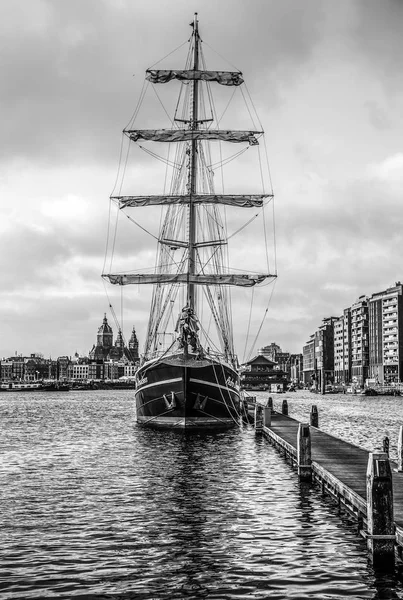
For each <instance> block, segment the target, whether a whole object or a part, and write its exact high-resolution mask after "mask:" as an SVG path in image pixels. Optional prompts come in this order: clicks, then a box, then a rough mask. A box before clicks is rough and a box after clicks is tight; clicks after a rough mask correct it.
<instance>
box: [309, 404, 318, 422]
mask: <svg viewBox="0 0 403 600" xmlns="http://www.w3.org/2000/svg"><path fill="white" fill-rule="evenodd" d="M310 421H311V425H312V427H319V413H318V407H317V406H316V404H313V405H312V408H311V419H310Z"/></svg>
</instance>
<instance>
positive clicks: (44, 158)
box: [0, 0, 403, 357]
mask: <svg viewBox="0 0 403 600" xmlns="http://www.w3.org/2000/svg"><path fill="white" fill-rule="evenodd" d="M195 11H197V12H198V14H199V21H200V33H201V37H202V39H203V41H204V42H206V44H208V45H209V47H212V48H214V50H215V51H216V55H217V56H218V55H220V56H224V57H225V58H226V59H227V60H228V61H229V63H230V64H231V65H235V66H236V67H237V68H238V69H240V70H241V71H242V72H243V74H244V77H245V80H246V81H247V85H248V89H249V91H250V93H251V96H252V98H253V101H254V105H255V107H256V110H257V112H258V114H259V118H260V121H261V122H262V124H263V127H264V130H265V134H266V139H267V149H268V155H269V161H270V170H271V177H272V181H273V187H274V193H275V217H276V252H277V270H278V279H277V282H276V285H275V287H274V290H273V294H272V296H271V299H270V302H269V310H268V312H267V316H266V319H265V320H264V324H263V326H262V329H261V332H260V337H259V339H258V340H257V342H256V348H258V347H261V346H264V345H266V344H269V343H270V342H276V343H278V344H279V345H280V346H281V347H282V349H283V350H284V351H289V352H302V346H303V345H304V343H305V342H306V341H307V339H308V338H309V336H310V335H311V333H313V332H314V331H315V329H317V327H319V326H320V324H321V322H322V319H324V318H326V317H329V316H338V315H341V314H342V312H343V309H344V308H346V307H348V306H351V304H352V303H353V302H354V301H355V300H356V299H357V298H358V297H359V296H361V295H371V294H372V293H374V292H377V291H380V290H383V289H385V288H386V287H388V286H390V285H393V284H394V283H395V282H396V281H400V280H403V261H402V249H403V211H402V208H401V202H402V192H403V77H402V70H401V57H402V55H403V36H402V35H401V23H402V22H403V3H402V2H401V1H400V0H382V2H380V1H379V0H340V1H339V2H334V1H333V0H315V1H314V0H305V1H304V2H303V3H302V2H300V1H299V0H282V1H281V2H279V1H278V0H277V1H275V0H248V1H246V0H219V1H217V0H203V2H200V1H198V2H197V1H194V0H186V1H185V0H171V1H170V2H167V1H162V0H147V1H144V0H136V1H134V0H69V2H66V1H64V0H3V1H2V2H1V4H0V39H1V45H2V48H1V53H0V72H1V79H2V85H1V86H0V107H1V119H0V128H1V144H0V162H1V166H0V190H1V203H0V232H1V251H0V273H1V279H2V285H1V288H0V357H3V356H10V355H13V354H15V353H18V354H23V355H29V354H31V353H33V352H41V353H42V354H44V355H45V356H46V357H48V356H52V357H57V356H60V355H66V354H67V355H72V354H74V353H75V352H76V351H78V352H79V353H80V354H84V355H85V354H87V353H88V351H89V350H90V348H91V347H92V345H93V343H94V342H95V341H96V333H97V329H98V327H99V326H100V324H101V322H102V319H103V316H104V313H106V314H107V317H108V320H109V322H110V323H111V325H112V327H113V329H114V331H115V332H116V330H117V326H116V324H115V322H114V318H113V315H112V313H111V311H110V309H109V303H110V301H111V302H112V304H113V306H114V310H115V313H116V314H117V316H118V318H119V319H120V318H121V315H123V329H124V334H125V336H126V338H128V337H129V336H130V332H131V329H132V327H133V326H135V328H136V331H137V334H138V338H139V341H140V346H142V344H143V343H144V335H145V325H146V320H147V316H148V303H149V300H148V296H147V294H146V293H145V292H143V291H142V290H138V289H133V293H132V294H129V293H126V292H125V294H124V298H123V297H122V296H121V295H120V293H119V290H115V289H114V288H113V290H111V289H108V288H105V285H104V283H103V281H102V279H101V273H102V270H103V264H104V256H105V244H106V235H107V226H108V214H109V195H110V193H111V191H112V189H113V187H114V182H115V179H116V173H117V167H118V161H119V152H120V144H121V131H122V129H123V128H124V127H125V125H126V124H127V122H128V121H129V120H130V117H131V115H132V113H133V110H134V109H135V107H136V104H137V101H138V97H139V94H140V91H141V88H142V85H143V81H144V74H145V70H146V68H147V67H149V66H151V65H153V64H154V63H156V62H157V61H158V60H159V59H160V58H162V57H164V56H166V55H167V54H168V53H169V52H171V51H172V50H174V49H175V48H177V47H178V46H180V45H181V44H183V43H184V42H186V40H187V39H188V38H189V35H190V28H189V23H190V22H191V21H192V20H193V13H194V12H195ZM213 58H214V55H213ZM213 62H214V61H213ZM173 63H174V64H172V68H181V67H182V64H177V63H176V62H175V61H173ZM209 68H211V69H214V68H222V65H221V64H220V65H218V66H217V65H216V64H211V62H210V61H209ZM173 85H174V84H173ZM144 119H145V121H144V126H145V127H151V125H150V123H151V114H148V113H147V111H146V112H145V114H144ZM143 166H144V168H143V169H140V171H139V175H138V177H137V183H138V189H139V190H140V188H141V185H142V184H144V186H145V187H144V189H146V188H147V185H149V182H150V177H149V171H148V169H147V168H146V167H145V165H143ZM245 175H246V176H247V174H245ZM151 179H152V177H151ZM156 190H157V188H155V190H154V193H158V191H156ZM142 191H143V189H141V192H142ZM141 192H140V193H141ZM134 193H138V192H137V190H136V192H134ZM134 287H135V286H134ZM270 291H271V290H270ZM267 294H268V292H267V291H266V292H265V295H263V296H261V297H260V299H258V301H257V308H258V309H260V314H259V310H257V316H256V318H255V319H254V320H253V321H252V327H251V334H250V335H251V340H252V339H253V336H254V332H255V333H256V332H257V330H258V328H259V325H260V323H261V317H262V314H263V312H264V309H265V307H266V306H267V305H268V295H267ZM236 308H237V307H236V306H235V309H236ZM243 322H244V317H243V316H242V315H241V313H239V314H237V312H236V310H235V314H234V323H235V340H236V343H237V346H238V348H239V351H240V354H242V351H243V346H244V344H245V335H246V334H245V328H244V327H242V328H241V327H240V326H239V325H240V324H241V323H243ZM241 329H242V331H241Z"/></svg>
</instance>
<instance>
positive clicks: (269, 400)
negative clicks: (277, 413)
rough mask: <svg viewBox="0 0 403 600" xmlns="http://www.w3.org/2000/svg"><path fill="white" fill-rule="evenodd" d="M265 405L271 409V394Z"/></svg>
mask: <svg viewBox="0 0 403 600" xmlns="http://www.w3.org/2000/svg"><path fill="white" fill-rule="evenodd" d="M267 407H268V408H271V409H272V410H273V398H272V397H271V396H269V399H268V401H267Z"/></svg>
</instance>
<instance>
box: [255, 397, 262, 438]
mask: <svg viewBox="0 0 403 600" xmlns="http://www.w3.org/2000/svg"><path fill="white" fill-rule="evenodd" d="M262 432H263V406H262V405H261V404H258V403H256V405H255V433H256V434H258V433H262Z"/></svg>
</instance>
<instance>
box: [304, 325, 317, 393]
mask: <svg viewBox="0 0 403 600" xmlns="http://www.w3.org/2000/svg"><path fill="white" fill-rule="evenodd" d="M302 373H303V382H304V384H305V385H309V386H311V385H312V383H313V382H314V380H315V334H312V335H311V337H310V338H309V340H308V341H307V342H306V344H305V346H304V347H303V348H302Z"/></svg>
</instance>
